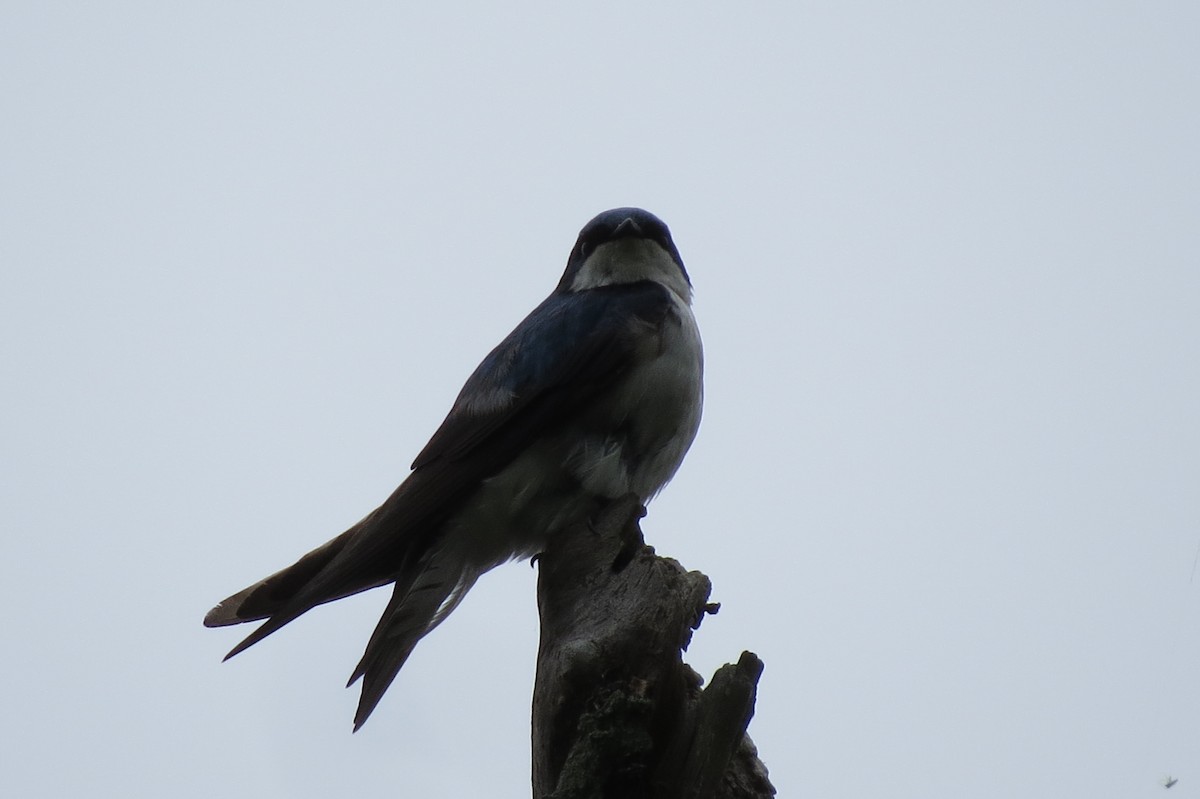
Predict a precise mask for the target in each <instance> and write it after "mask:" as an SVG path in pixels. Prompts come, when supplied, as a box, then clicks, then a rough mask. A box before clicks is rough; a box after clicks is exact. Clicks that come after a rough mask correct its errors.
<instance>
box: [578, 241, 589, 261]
mask: <svg viewBox="0 0 1200 799" xmlns="http://www.w3.org/2000/svg"><path fill="white" fill-rule="evenodd" d="M587 252H588V246H587V242H586V241H581V242H579V257H580V258H587Z"/></svg>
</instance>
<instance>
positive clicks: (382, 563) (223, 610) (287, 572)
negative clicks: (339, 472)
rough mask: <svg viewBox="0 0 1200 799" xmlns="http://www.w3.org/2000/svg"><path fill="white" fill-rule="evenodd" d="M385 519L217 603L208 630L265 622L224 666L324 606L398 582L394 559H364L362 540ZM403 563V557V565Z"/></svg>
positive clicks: (365, 523)
mask: <svg viewBox="0 0 1200 799" xmlns="http://www.w3.org/2000/svg"><path fill="white" fill-rule="evenodd" d="M384 519H385V517H384V516H383V515H382V514H381V513H380V509H377V510H376V511H374V512H372V513H371V514H369V515H368V516H367V517H366V518H364V519H363V520H362V521H360V522H359V523H358V524H356V525H354V526H353V527H351V528H350V529H349V530H347V531H346V532H344V533H342V534H341V535H339V536H338V537H337V538H334V539H333V540H331V541H328V542H326V543H324V544H322V545H321V546H319V547H317V548H316V549H314V550H313V551H311V552H309V553H308V554H307V555H305V556H304V557H302V558H300V560H298V561H296V562H295V563H293V564H292V565H291V566H288V567H287V568H285V569H281V570H280V571H278V572H276V573H274V574H272V575H271V576H270V577H267V578H265V579H263V580H260V581H258V582H257V583H255V584H254V585H251V586H249V587H248V588H244V589H242V590H241V591H238V592H237V593H236V594H234V595H233V596H231V597H229V598H228V599H225V600H223V601H221V602H218V603H217V605H216V607H214V608H213V609H212V610H210V611H209V612H208V614H207V615H205V617H204V625H205V626H206V627H225V626H228V625H232V624H242V623H243V622H248V621H258V620H260V619H266V621H265V622H264V623H263V624H262V625H260V626H259V627H258V628H257V629H256V630H255V631H254V632H252V633H251V634H250V635H248V636H247V637H246V638H245V639H243V640H242V641H241V643H239V644H238V645H237V646H235V647H234V648H233V649H231V650H230V651H229V654H227V655H225V660H229V658H231V657H233V656H234V655H236V654H238V653H239V652H242V651H244V650H245V649H247V648H248V647H251V646H253V645H254V644H256V643H258V642H259V641H261V640H262V639H264V638H266V637H267V636H268V635H270V634H271V633H273V632H276V631H277V630H279V629H280V628H282V627H283V626H285V625H286V624H288V623H290V622H292V621H295V620H296V619H297V618H299V617H300V616H302V615H304V614H305V613H307V612H308V611H310V610H312V609H313V608H315V607H316V606H317V605H323V604H325V603H326V602H333V601H334V600H336V599H341V598H343V597H347V596H350V595H351V594H357V593H359V592H360V591H366V590H368V589H371V588H376V587H378V586H381V585H385V584H387V583H390V582H392V581H393V580H394V579H396V575H395V572H396V571H397V569H399V568H400V564H399V562H398V561H397V559H396V558H394V557H393V558H389V557H363V556H362V553H361V552H360V550H362V549H363V547H362V546H361V544H362V543H363V542H364V539H366V538H370V537H371V533H372V532H375V531H377V529H378V528H379V527H380V524H381V522H383V521H384ZM399 561H400V562H402V561H403V557H401V558H400V559H399Z"/></svg>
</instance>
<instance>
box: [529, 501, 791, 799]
mask: <svg viewBox="0 0 1200 799" xmlns="http://www.w3.org/2000/svg"><path fill="white" fill-rule="evenodd" d="M644 514H645V510H644V509H643V508H642V507H641V504H640V502H638V500H637V499H636V498H635V497H628V498H626V499H622V500H617V501H615V502H612V503H609V504H608V505H607V506H606V507H604V508H603V509H602V510H601V511H600V513H598V514H597V515H596V517H595V518H594V519H593V521H592V523H591V524H590V525H589V524H585V525H580V526H579V527H578V528H575V529H572V530H570V531H567V532H566V533H564V534H561V535H559V536H557V537H556V538H555V540H554V541H553V542H552V543H551V545H550V546H549V548H548V549H547V550H546V552H544V553H542V555H540V556H539V559H538V570H539V573H538V610H539V614H540V616H541V643H540V645H539V647H538V661H537V677H536V681H535V684H534V692H533V796H534V799H584V798H585V797H587V798H588V799H609V798H610V797H611V799H618V798H619V799H770V797H772V796H774V794H775V789H774V788H773V787H772V786H771V783H770V781H769V780H768V779H767V770H766V767H765V766H764V765H763V764H762V762H761V761H759V759H758V753H757V752H756V751H755V749H754V744H753V743H752V742H751V741H750V738H749V737H748V736H747V735H746V727H747V725H748V724H749V723H750V717H751V716H752V715H753V713H754V700H755V692H756V689H757V685H758V678H759V675H760V674H761V673H762V668H763V666H762V661H760V660H759V659H758V658H757V657H756V656H755V655H753V654H751V653H750V652H743V653H742V656H741V658H740V659H739V660H738V662H737V664H736V665H725V666H723V667H721V668H720V669H718V670H717V673H716V675H715V676H714V677H713V679H712V681H711V683H710V684H709V685H708V687H707V688H704V689H703V690H702V689H701V687H700V686H701V682H702V681H701V679H700V676H699V675H698V674H697V673H696V672H695V671H693V670H692V669H691V668H690V667H689V666H687V665H686V664H684V663H683V660H682V652H683V650H684V649H686V648H687V645H688V643H689V642H690V641H691V637H692V632H693V630H695V629H697V628H698V627H699V626H700V622H701V621H702V620H703V618H704V616H705V614H707V613H715V612H716V611H717V606H716V605H710V604H708V596H709V592H710V590H711V585H710V583H709V580H708V578H707V577H705V576H704V575H703V574H701V573H699V572H689V571H685V570H684V569H683V567H682V566H680V565H679V564H678V563H677V562H676V561H674V560H671V559H669V558H661V557H658V556H657V555H655V553H654V550H653V549H652V548H651V547H648V546H646V545H645V543H644V542H643V541H642V534H641V529H640V527H639V525H638V520H639V519H640V518H641V516H643V515H644Z"/></svg>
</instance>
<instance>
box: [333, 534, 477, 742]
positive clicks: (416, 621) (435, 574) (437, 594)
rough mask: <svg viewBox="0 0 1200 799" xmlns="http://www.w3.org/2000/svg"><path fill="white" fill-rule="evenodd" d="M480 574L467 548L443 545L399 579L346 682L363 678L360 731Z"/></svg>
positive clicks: (356, 719)
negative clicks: (424, 641) (418, 647)
mask: <svg viewBox="0 0 1200 799" xmlns="http://www.w3.org/2000/svg"><path fill="white" fill-rule="evenodd" d="M480 573H481V570H480V569H478V568H476V567H475V566H473V565H472V564H471V563H470V561H469V559H468V558H466V557H464V556H463V555H462V553H459V552H457V551H455V549H454V547H452V546H450V545H447V544H443V545H442V546H441V547H438V548H436V549H434V550H433V551H431V552H429V553H428V554H427V556H426V557H424V558H422V560H421V561H420V562H419V563H418V564H416V568H414V569H413V570H412V574H411V575H409V576H407V577H402V578H399V579H397V580H396V586H395V588H394V590H393V592H392V598H391V601H389V602H388V606H387V608H386V609H385V610H384V612H383V616H382V617H380V619H379V624H378V625H376V627H375V632H373V633H372V634H371V640H370V641H369V642H368V643H367V649H366V651H365V652H364V653H363V656H362V660H360V661H359V662H358V665H357V666H356V667H355V669H354V673H353V674H352V675H350V681H349V682H348V683H346V687H349V686H351V685H353V684H354V683H355V682H356V681H357V680H358V679H359V678H362V680H363V687H362V695H361V696H360V697H359V700H358V710H357V712H356V713H355V714H354V731H355V732H357V731H358V729H359V728H360V727H362V725H363V724H364V723H366V720H367V717H369V716H370V715H371V712H372V711H373V710H374V709H375V706H376V705H378V704H379V700H380V699H382V698H383V694H384V692H385V691H387V689H388V686H390V685H391V684H392V680H394V679H395V678H396V675H397V674H398V673H399V672H400V668H401V667H402V666H403V665H404V663H405V661H406V660H408V656H409V655H410V654H412V651H413V647H415V646H416V645H417V642H418V641H420V640H421V639H422V638H424V637H425V636H426V635H428V634H429V633H430V632H431V631H432V630H433V628H435V627H437V626H438V625H439V624H441V623H442V621H444V620H445V618H446V617H447V616H449V615H450V613H451V612H452V611H453V610H454V609H455V608H456V607H458V604H459V603H460V602H462V600H463V597H464V596H466V593H467V591H469V590H470V589H471V586H473V585H474V584H475V581H476V580H477V579H479V575H480Z"/></svg>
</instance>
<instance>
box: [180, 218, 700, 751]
mask: <svg viewBox="0 0 1200 799" xmlns="http://www.w3.org/2000/svg"><path fill="white" fill-rule="evenodd" d="M691 297H692V284H691V280H690V279H689V278H688V274H687V270H686V269H684V266H683V260H682V259H681V258H680V257H679V251H678V250H677V249H676V248H675V243H674V242H673V241H672V240H671V233H670V231H668V230H667V226H666V225H665V224H664V223H663V222H662V220H660V219H659V218H658V217H656V216H654V215H653V214H651V213H649V212H647V211H643V210H642V209H640V208H616V209H613V210H611V211H605V212H604V213H602V214H600V215H599V216H597V217H596V218H595V219H593V220H592V221H590V222H588V223H587V225H585V226H584V228H583V230H582V231H580V233H579V239H578V240H577V241H576V242H575V247H574V249H572V250H571V255H570V257H569V258H568V259H567V268H566V271H565V272H563V276H562V279H561V280H559V282H558V285H557V286H556V287H555V289H554V291H553V292H552V293H551V294H550V296H549V297H547V298H546V300H545V301H544V302H542V304H541V305H539V306H537V308H535V309H534V310H533V312H532V313H530V314H529V316H527V317H525V320H524V321H523V322H521V324H519V325H517V328H516V329H515V330H513V331H512V333H510V334H509V335H508V337H507V338H505V339H504V341H502V342H500V345H499V346H498V347H496V348H495V349H494V350H492V351H491V352H490V353H488V355H487V357H486V358H484V359H483V362H482V363H481V364H479V367H478V368H476V370H475V372H474V373H473V374H472V375H471V376H470V377H469V378H468V379H467V382H466V384H465V385H464V386H463V388H462V391H461V392H460V393H459V395H458V398H457V399H456V400H455V401H454V406H453V407H452V408H451V409H450V413H449V414H448V415H447V416H446V419H445V421H443V422H442V425H441V427H439V428H438V429H437V432H435V433H434V434H433V438H431V439H430V440H429V443H428V444H426V445H425V448H424V449H423V450H421V453H420V454H419V455H417V458H416V460H415V461H413V464H412V472H411V473H410V474H409V475H408V478H407V479H405V481H404V482H403V483H402V484H401V485H400V487H399V488H397V489H396V490H395V492H393V493H392V495H391V496H390V497H388V498H387V500H386V501H385V502H384V503H383V504H382V505H380V506H379V507H378V508H376V509H375V510H373V511H371V512H370V513H369V514H367V516H366V518H364V519H363V520H362V521H360V522H358V524H355V525H354V526H353V527H351V528H350V529H349V530H347V531H346V532H344V533H342V534H341V535H339V536H338V537H337V538H334V539H333V540H332V541H329V542H328V543H326V544H324V545H323V546H320V547H318V548H317V549H314V550H313V551H312V552H309V553H308V554H307V555H305V556H304V557H302V558H300V560H298V561H296V562H295V563H294V564H292V565H291V566H288V567H287V568H286V569H283V570H282V571H279V572H276V573H275V574H273V575H271V576H270V577H267V578H266V579H263V580H260V581H259V582H257V583H255V584H254V585H252V586H250V587H249V588H246V589H245V590H243V591H239V592H238V593H236V594H234V595H233V596H231V597H229V598H228V599H226V600H225V601H223V602H221V603H220V604H218V605H217V606H216V607H215V608H213V609H212V610H211V611H209V613H208V615H207V616H205V617H204V624H205V626H208V627H223V626H225V625H230V624H240V623H242V622H247V621H256V620H259V619H266V621H265V622H264V623H263V624H262V625H260V626H259V627H258V628H257V629H256V630H255V631H254V632H253V633H251V634H250V635H249V636H248V637H247V638H246V639H245V640H243V641H242V642H241V643H240V644H238V645H237V646H235V647H234V648H233V650H232V651H230V653H229V654H228V655H226V659H229V658H231V657H233V656H234V655H236V654H237V653H239V652H241V651H242V650H243V649H246V648H247V647H249V646H251V645H253V644H256V643H258V642H259V641H261V640H262V639H263V638H265V637H267V636H268V635H270V634H271V633H273V632H275V631H276V630H278V629H279V628H281V627H283V626H284V625H285V624H287V623H288V622H291V621H293V620H294V619H296V618H297V617H299V616H300V615H302V614H304V613H306V612H308V611H309V610H311V609H312V608H314V607H316V606H317V605H320V604H322V603H325V602H331V601H333V600H335V599H340V598H342V597H345V596H349V595H351V594H355V593H358V592H359V591H365V590H367V589H369V588H376V587H378V586H382V585H386V584H388V583H393V584H394V587H393V589H392V598H391V601H389V602H388V605H387V608H386V609H385V610H384V612H383V616H382V617H381V618H380V619H379V623H378V625H377V626H376V627H375V632H374V633H373V634H372V635H371V639H370V641H369V642H368V643H367V648H366V651H365V652H364V653H363V656H362V660H361V661H359V664H358V666H357V667H356V668H355V669H354V673H353V675H351V677H350V682H349V683H348V685H352V684H353V683H354V682H355V681H356V680H358V679H359V678H360V677H361V678H362V679H363V688H362V695H361V697H360V699H359V703H358V711H357V713H356V714H355V717H354V729H355V730H358V729H359V728H360V727H361V726H362V725H363V723H364V722H365V721H366V720H367V717H368V716H370V715H371V711H373V710H374V709H375V706H376V705H377V704H378V703H379V700H380V698H381V697H382V696H383V693H384V691H386V690H387V688H388V686H389V685H390V684H391V682H392V680H393V679H394V678H395V677H396V674H397V673H398V672H399V671H400V667H401V666H402V665H404V662H405V660H407V659H408V656H409V654H410V653H411V652H412V650H413V647H414V646H416V644H417V642H418V641H419V640H421V638H422V637H424V636H425V635H426V634H428V633H429V632H430V631H431V630H432V629H433V628H434V627H436V626H437V625H438V624H440V623H441V622H442V621H443V620H444V619H445V618H446V617H447V616H448V615H450V613H451V611H453V610H454V608H456V607H457V606H458V603H459V602H461V601H462V599H463V597H464V596H465V595H466V593H467V591H468V590H470V588H471V586H472V585H474V584H475V581H476V580H477V579H478V578H479V576H480V575H481V574H483V573H484V572H486V571H488V570H489V569H491V568H493V567H494V566H498V565H500V564H501V563H504V562H505V561H508V560H511V559H513V558H526V557H529V556H531V555H534V554H536V553H538V552H540V551H541V550H542V549H543V548H545V546H546V544H547V542H548V541H549V540H550V539H551V538H552V537H553V536H554V534H555V533H556V532H557V531H559V530H562V529H565V528H567V527H569V526H571V525H574V524H578V523H581V522H584V521H586V520H587V519H589V518H590V516H591V514H593V513H594V512H596V511H597V510H598V509H599V508H600V507H601V506H602V505H603V504H604V503H605V502H606V501H609V500H613V499H617V498H620V497H624V496H627V495H629V494H634V495H636V496H637V497H638V498H639V499H640V500H641V502H642V504H645V503H646V502H648V501H649V500H650V499H651V498H652V497H653V496H654V495H655V494H657V493H658V492H659V491H660V490H661V489H662V487H663V486H664V485H666V483H667V481H669V480H670V479H671V477H672V476H674V474H675V471H676V470H677V469H678V468H679V465H680V463H681V462H682V461H683V456H684V454H685V453H686V452H687V450H688V448H689V447H690V446H691V444H692V439H693V438H694V437H695V435H696V429H697V428H698V427H699V425H700V409H701V405H702V401H703V369H704V366H703V354H702V350H701V345H700V333H699V330H698V329H697V327H696V320H695V317H694V316H693V315H692V309H691Z"/></svg>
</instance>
